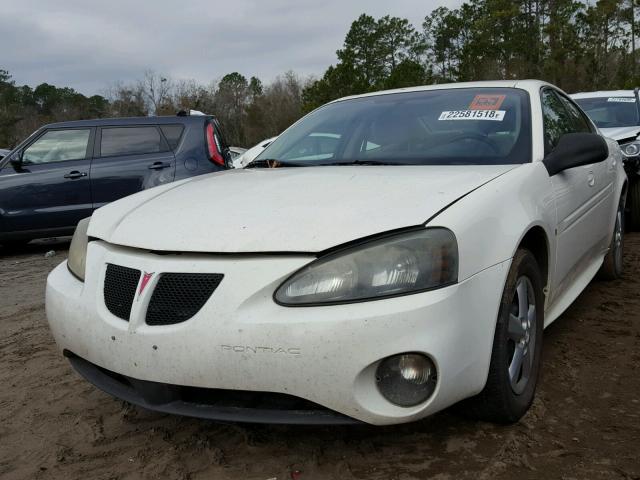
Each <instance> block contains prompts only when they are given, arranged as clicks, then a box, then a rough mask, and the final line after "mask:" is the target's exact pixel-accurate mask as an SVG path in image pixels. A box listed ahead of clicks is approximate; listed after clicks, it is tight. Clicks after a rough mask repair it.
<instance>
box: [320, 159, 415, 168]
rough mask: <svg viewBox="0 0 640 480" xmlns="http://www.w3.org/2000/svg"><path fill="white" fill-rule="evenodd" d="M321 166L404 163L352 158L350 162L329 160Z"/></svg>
mask: <svg viewBox="0 0 640 480" xmlns="http://www.w3.org/2000/svg"><path fill="white" fill-rule="evenodd" d="M321 165H323V166H340V167H342V166H345V167H348V166H349V165H404V164H403V163H398V162H389V161H386V160H352V161H350V162H331V163H322V164H321Z"/></svg>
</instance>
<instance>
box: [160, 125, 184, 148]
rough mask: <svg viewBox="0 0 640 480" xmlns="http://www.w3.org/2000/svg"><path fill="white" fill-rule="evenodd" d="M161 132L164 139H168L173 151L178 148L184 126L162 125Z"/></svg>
mask: <svg viewBox="0 0 640 480" xmlns="http://www.w3.org/2000/svg"><path fill="white" fill-rule="evenodd" d="M160 130H162V133H163V134H164V138H166V139H167V143H168V144H169V148H170V149H171V150H175V149H176V148H178V144H179V143H180V138H182V132H184V125H161V126H160Z"/></svg>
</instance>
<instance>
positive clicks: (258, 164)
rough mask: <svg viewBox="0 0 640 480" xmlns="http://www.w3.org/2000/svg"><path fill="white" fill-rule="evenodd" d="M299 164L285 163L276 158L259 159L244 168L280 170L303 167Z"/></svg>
mask: <svg viewBox="0 0 640 480" xmlns="http://www.w3.org/2000/svg"><path fill="white" fill-rule="evenodd" d="M304 166H305V165H301V164H300V163H294V162H287V161H284V160H278V159H276V158H261V159H259V160H253V161H252V162H249V163H248V164H247V165H246V166H245V167H244V168H280V167H304Z"/></svg>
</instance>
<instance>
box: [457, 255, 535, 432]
mask: <svg viewBox="0 0 640 480" xmlns="http://www.w3.org/2000/svg"><path fill="white" fill-rule="evenodd" d="M543 288H544V283H543V280H542V275H541V273H540V267H539V266H538V263H537V262H536V259H535V257H534V256H533V255H532V254H531V252H529V251H528V250H525V249H520V250H518V251H517V252H516V255H515V256H514V258H513V262H512V264H511V269H510V270H509V275H508V276H507V282H506V285H505V288H504V292H503V294H502V300H501V302H500V310H499V313H498V321H497V323H496V331H495V335H494V339H493V351H492V353H491V362H490V366H489V375H488V377H487V383H486V384H485V387H484V389H483V390H482V392H480V393H479V394H478V395H476V396H475V397H472V398H470V399H467V400H465V401H464V402H462V404H461V409H462V411H463V413H465V414H467V415H469V416H471V417H473V418H476V419H478V420H484V421H490V422H495V423H501V424H510V423H515V422H517V421H518V420H520V418H522V416H523V415H524V414H525V413H526V412H527V410H529V407H530V406H531V403H532V402H533V397H534V394H535V390H536V385H537V383H538V372H539V370H540V358H541V355H542V331H543V328H544V293H543Z"/></svg>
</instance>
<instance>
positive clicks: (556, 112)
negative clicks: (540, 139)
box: [541, 88, 577, 152]
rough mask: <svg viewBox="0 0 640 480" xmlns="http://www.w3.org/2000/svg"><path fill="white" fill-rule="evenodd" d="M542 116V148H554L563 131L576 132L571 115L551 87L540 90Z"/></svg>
mask: <svg viewBox="0 0 640 480" xmlns="http://www.w3.org/2000/svg"><path fill="white" fill-rule="evenodd" d="M541 95H542V116H543V117H544V143H545V145H544V148H545V152H549V151H551V150H553V148H555V146H556V145H557V144H558V141H559V140H560V137H562V135H564V134H565V133H573V132H576V131H577V130H575V125H574V118H573V117H571V115H570V114H569V112H568V111H567V109H566V107H565V106H564V104H563V102H562V101H561V100H560V97H558V95H556V93H555V92H554V91H553V90H551V89H548V88H546V89H544V90H543V91H542V94H541Z"/></svg>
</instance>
